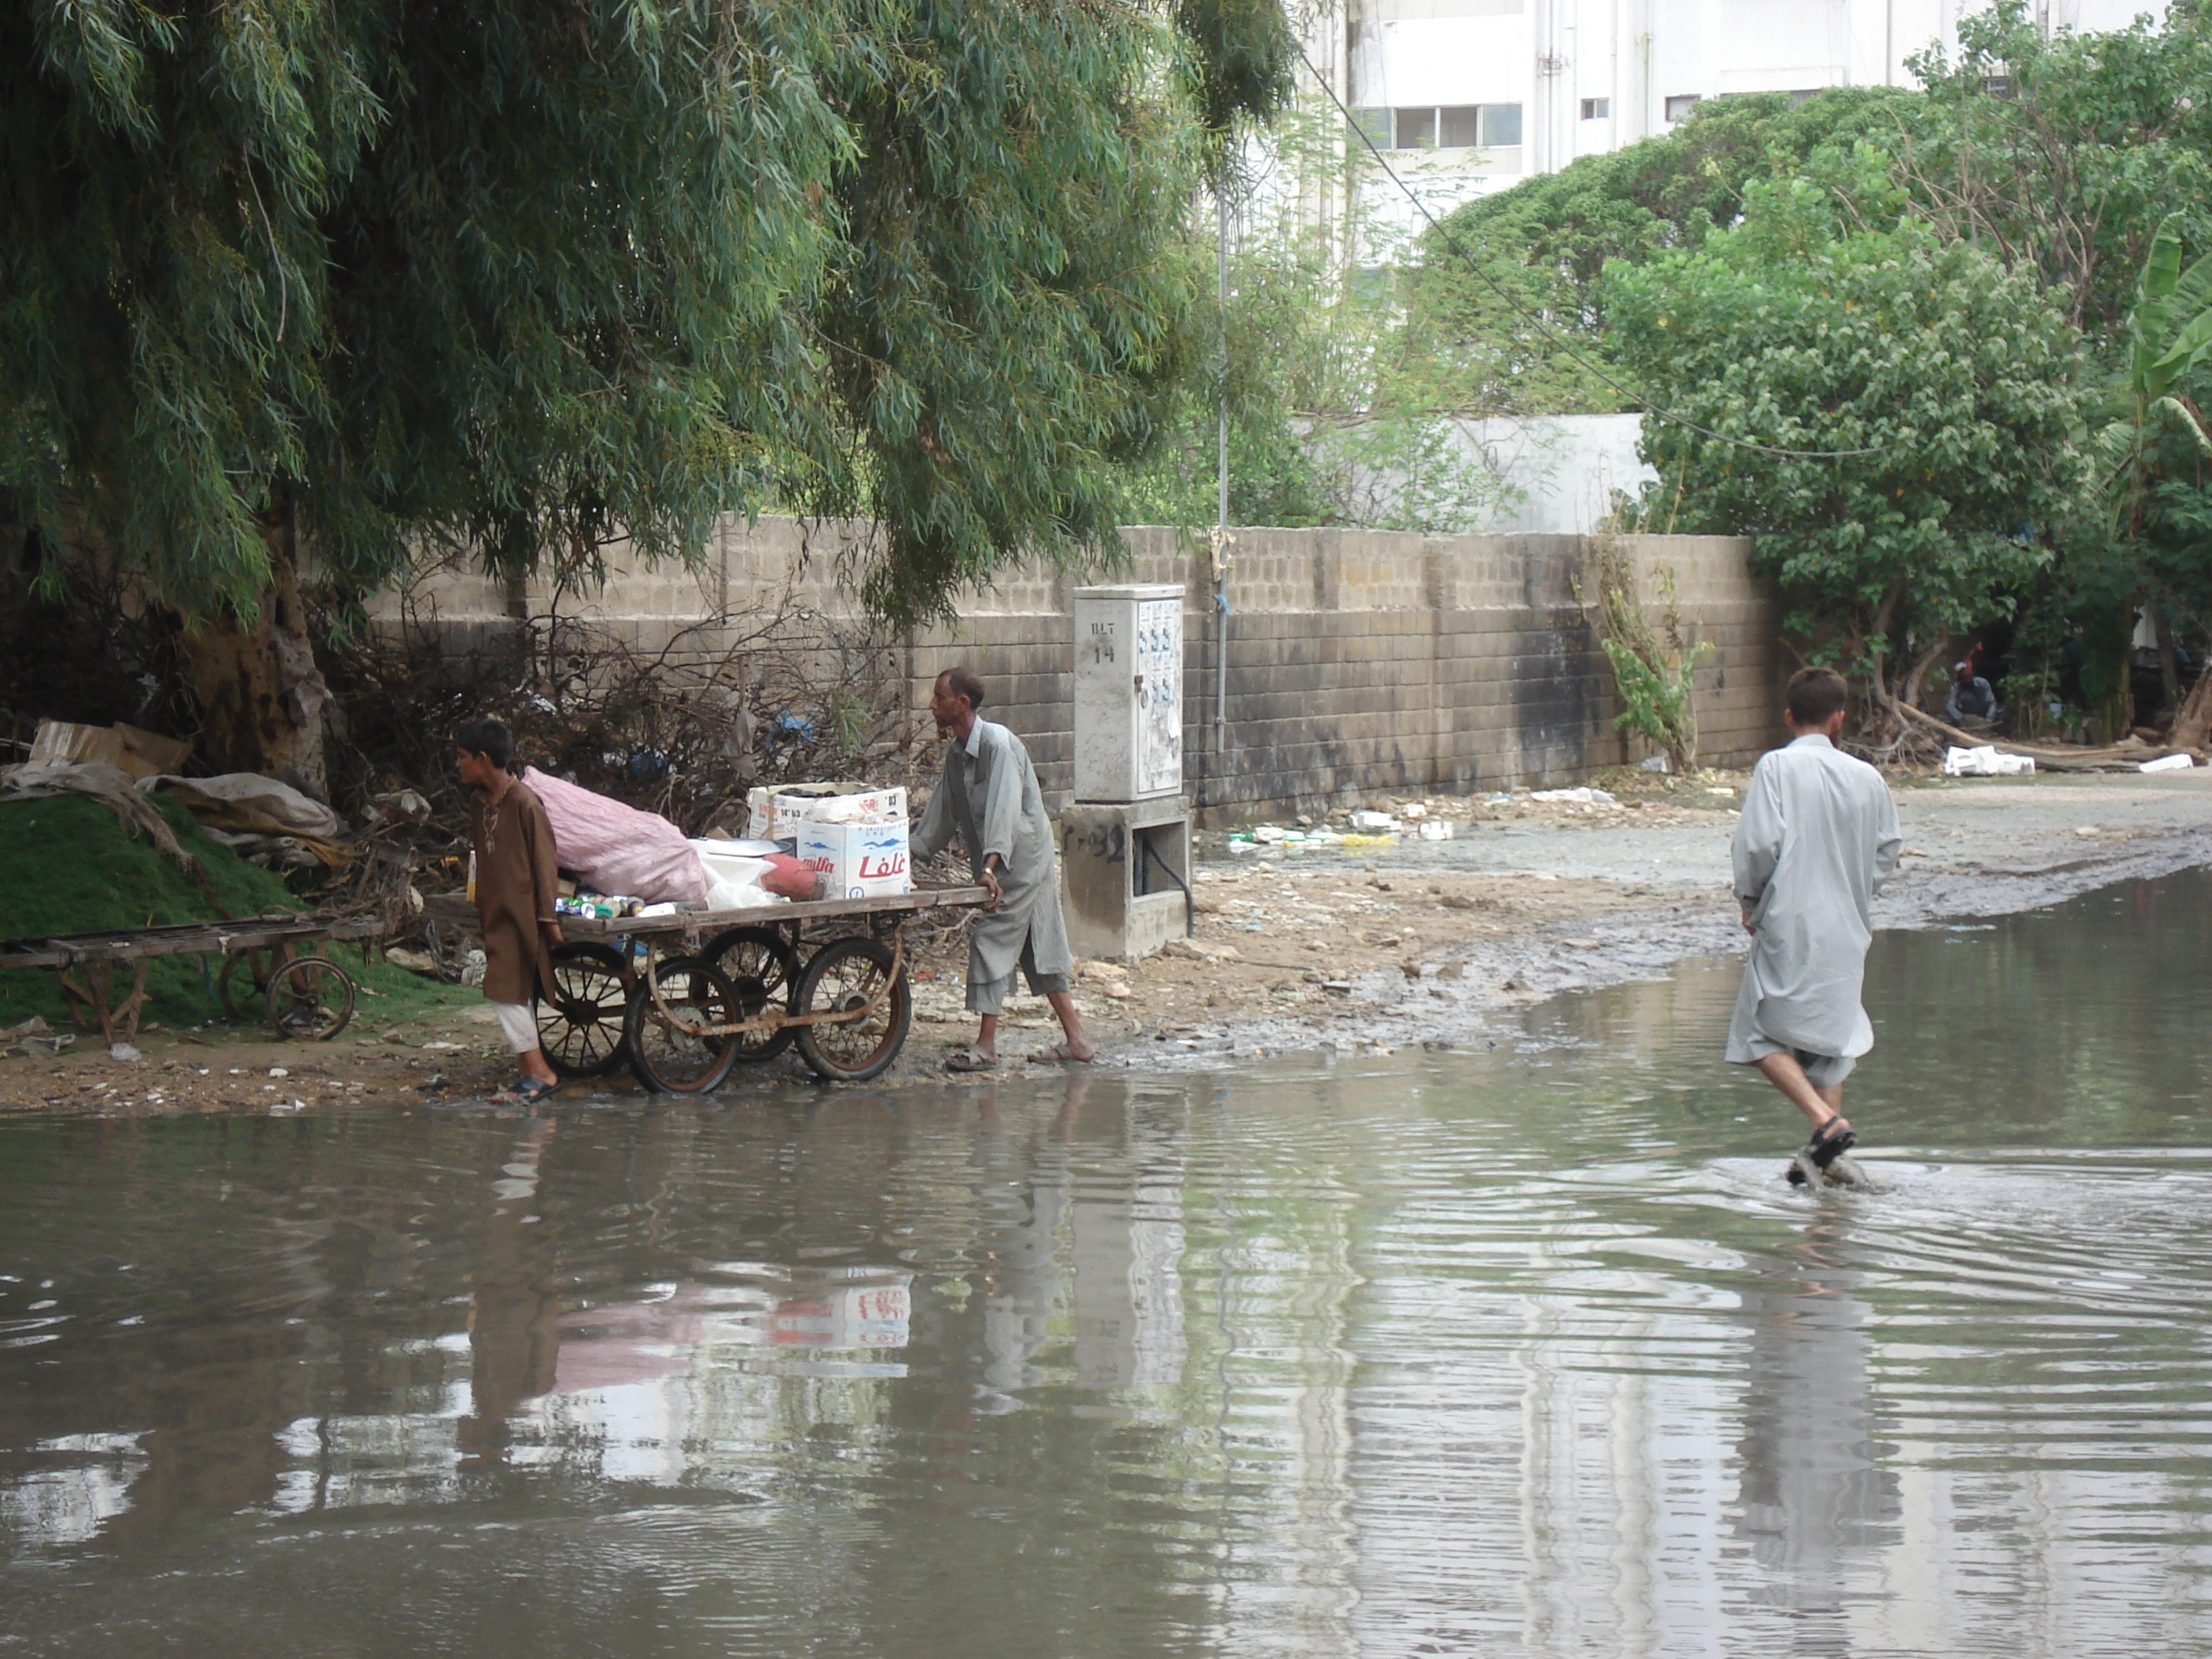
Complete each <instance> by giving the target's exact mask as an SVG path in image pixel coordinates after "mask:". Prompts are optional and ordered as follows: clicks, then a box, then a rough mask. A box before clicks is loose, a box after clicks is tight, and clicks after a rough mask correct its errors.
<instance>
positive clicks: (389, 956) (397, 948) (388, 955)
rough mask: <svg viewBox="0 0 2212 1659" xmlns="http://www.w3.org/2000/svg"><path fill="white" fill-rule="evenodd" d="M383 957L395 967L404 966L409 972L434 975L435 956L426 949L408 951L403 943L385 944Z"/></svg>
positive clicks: (436, 969)
mask: <svg viewBox="0 0 2212 1659" xmlns="http://www.w3.org/2000/svg"><path fill="white" fill-rule="evenodd" d="M384 959H385V960H386V962H388V963H391V964H392V966H393V967H395V968H404V969H407V971H408V972H409V973H410V974H429V975H436V973H437V971H438V962H437V958H436V957H433V956H432V955H431V954H430V953H429V952H428V951H410V950H409V949H408V948H407V947H406V946H405V945H386V946H385V947H384Z"/></svg>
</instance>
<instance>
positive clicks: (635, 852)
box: [522, 766, 707, 904]
mask: <svg viewBox="0 0 2212 1659" xmlns="http://www.w3.org/2000/svg"><path fill="white" fill-rule="evenodd" d="M522 781H523V782H524V783H526V784H527V785H529V786H530V793H532V794H533V795H535V796H537V797H538V802H539V804H540V805H543V806H544V808H545V817H546V820H547V821H548V822H549V823H551V824H552V826H553V850H554V853H555V855H556V856H557V857H558V858H559V859H560V860H561V865H562V868H563V869H568V870H573V871H574V872H576V877H577V879H578V880H580V881H582V882H584V883H586V884H588V885H589V886H590V887H591V888H592V890H593V891H594V892H600V893H617V894H621V895H623V896H627V897H630V898H641V899H643V900H644V901H645V902H647V903H648V904H697V903H701V902H704V901H705V899H706V896H707V872H705V870H703V869H702V868H701V867H700V864H699V854H697V853H696V852H695V851H693V850H692V847H691V843H690V842H688V841H686V840H684V832H683V831H682V830H680V829H678V828H677V827H676V826H675V825H674V824H672V823H670V822H669V821H668V820H667V819H666V818H664V817H661V816H660V815H659V813H657V812H643V811H639V810H638V809H637V808H636V807H635V806H625V805H623V804H622V802H620V801H618V800H610V799H607V798H606V797H605V795H595V794H593V793H592V792H591V791H590V790H588V789H586V788H584V787H582V786H581V785H580V784H574V783H567V782H563V781H562V780H561V779H559V778H556V777H550V776H548V775H546V774H545V773H543V772H541V771H539V770H538V769H537V768H536V767H534V766H530V767H525V768H524V769H523V772H522Z"/></svg>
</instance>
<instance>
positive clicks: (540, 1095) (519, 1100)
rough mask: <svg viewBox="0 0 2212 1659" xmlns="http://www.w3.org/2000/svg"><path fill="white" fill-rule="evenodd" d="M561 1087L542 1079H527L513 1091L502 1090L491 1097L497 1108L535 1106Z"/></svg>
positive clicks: (519, 1083)
mask: <svg viewBox="0 0 2212 1659" xmlns="http://www.w3.org/2000/svg"><path fill="white" fill-rule="evenodd" d="M560 1086H561V1085H559V1084H557V1083H549V1082H547V1081H546V1080H545V1079H544V1078H542V1077H526V1078H524V1079H521V1080H520V1081H519V1082H518V1083H516V1085H514V1086H513V1088H512V1089H501V1091H499V1092H498V1093H497V1094H495V1095H492V1096H490V1097H489V1100H490V1102H491V1103H492V1104H493V1105H495V1106H535V1105H536V1104H537V1103H538V1102H539V1101H541V1100H543V1099H544V1098H545V1097H546V1096H548V1095H550V1094H551V1093H552V1092H553V1091H555V1090H556V1089H557V1088H559V1087H560Z"/></svg>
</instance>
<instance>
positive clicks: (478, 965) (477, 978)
mask: <svg viewBox="0 0 2212 1659" xmlns="http://www.w3.org/2000/svg"><path fill="white" fill-rule="evenodd" d="M485 966H486V963H485V960H484V953H483V951H470V952H469V954H468V957H467V959H466V960H465V961H464V962H463V963H461V983H462V984H464V985H481V984H483V981H484V969H485Z"/></svg>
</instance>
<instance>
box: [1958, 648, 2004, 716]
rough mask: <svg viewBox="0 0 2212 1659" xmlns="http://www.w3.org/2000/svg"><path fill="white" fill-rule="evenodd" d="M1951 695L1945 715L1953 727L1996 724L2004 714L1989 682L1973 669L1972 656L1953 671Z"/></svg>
mask: <svg viewBox="0 0 2212 1659" xmlns="http://www.w3.org/2000/svg"><path fill="white" fill-rule="evenodd" d="M1953 673H1954V678H1953V679H1952V681H1951V695H1950V696H1948V697H1947V698H1945V699H1944V701H1943V718H1944V719H1945V720H1948V721H1950V722H1951V724H1952V725H1954V726H1995V725H1996V723H1997V718H1998V716H1999V715H2001V714H2003V712H2004V711H2003V709H2002V708H2000V707H1999V706H1998V703H1997V694H1996V690H1995V689H1994V688H1993V687H1992V686H1991V685H1990V683H1989V682H1988V681H1987V680H1985V679H1984V678H1982V677H1981V676H1980V675H1979V674H1977V673H1976V672H1974V665H1973V663H1972V660H1971V659H1969V660H1967V661H1966V662H1962V663H1960V665H1958V667H1957V668H1956V669H1955V670H1954V671H1953Z"/></svg>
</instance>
